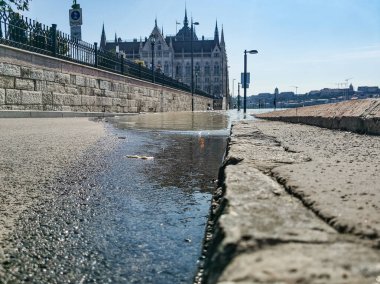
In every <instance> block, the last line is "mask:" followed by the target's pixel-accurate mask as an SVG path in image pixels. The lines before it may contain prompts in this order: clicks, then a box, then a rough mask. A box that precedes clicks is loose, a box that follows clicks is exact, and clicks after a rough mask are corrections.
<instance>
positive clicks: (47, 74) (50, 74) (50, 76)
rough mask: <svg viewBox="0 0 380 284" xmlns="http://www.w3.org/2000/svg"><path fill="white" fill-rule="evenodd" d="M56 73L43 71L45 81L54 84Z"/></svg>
mask: <svg viewBox="0 0 380 284" xmlns="http://www.w3.org/2000/svg"><path fill="white" fill-rule="evenodd" d="M54 79H55V73H54V72H53V71H48V70H43V80H45V81H49V82H54Z"/></svg>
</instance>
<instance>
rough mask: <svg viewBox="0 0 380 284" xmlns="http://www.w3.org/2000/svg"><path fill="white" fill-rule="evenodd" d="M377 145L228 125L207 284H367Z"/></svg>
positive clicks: (280, 126) (377, 264)
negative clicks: (219, 204) (226, 146)
mask: <svg viewBox="0 0 380 284" xmlns="http://www.w3.org/2000/svg"><path fill="white" fill-rule="evenodd" d="M379 139H380V137H374V136H372V137H368V136H360V135H357V134H352V133H347V132H337V131H331V130H326V129H320V128H316V127H312V126H302V125H294V124H286V123H281V122H270V121H259V122H258V121H251V122H246V121H243V122H239V123H236V124H234V125H233V128H232V135H231V140H230V143H229V149H228V156H227V157H226V161H225V166H224V168H223V169H222V172H223V175H222V176H223V178H224V184H223V187H222V189H223V192H224V195H223V197H222V198H220V197H218V199H214V200H219V201H222V202H223V203H222V206H220V208H221V209H220V211H221V212H217V213H215V210H214V211H213V212H214V214H215V216H216V217H215V218H216V220H215V221H213V222H214V223H215V224H216V225H215V234H214V239H213V241H212V243H211V244H209V245H208V247H210V249H209V256H208V258H207V260H206V265H205V267H206V270H205V279H206V283H225V284H226V283H231V284H232V283H371V284H372V283H376V282H375V281H377V279H378V278H377V277H379V276H380V250H379V242H378V239H377V237H376V236H377V232H378V231H377V230H378V227H377V226H378V221H377V220H378V219H379V218H378V217H379V216H380V214H379V213H380V212H379V209H378V207H377V204H379V201H380V200H379V197H380V190H379V188H378V185H379V184H380V181H379V177H378V175H376V171H377V172H378V163H379V162H378V159H377V160H376V161H374V160H373V159H374V157H377V155H378V154H380V153H378V151H380V149H379V147H380V143H379V142H380V140H379ZM334 189H335V190H334ZM220 191H221V190H220V189H219V190H218V192H219V194H220ZM335 192H336V193H335ZM338 193H339V194H338ZM219 214H220V217H218V215H219Z"/></svg>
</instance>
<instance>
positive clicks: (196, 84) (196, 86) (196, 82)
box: [194, 71, 198, 90]
mask: <svg viewBox="0 0 380 284" xmlns="http://www.w3.org/2000/svg"><path fill="white" fill-rule="evenodd" d="M197 88H198V72H197V71H196V72H195V88H194V89H195V90H196V89H197Z"/></svg>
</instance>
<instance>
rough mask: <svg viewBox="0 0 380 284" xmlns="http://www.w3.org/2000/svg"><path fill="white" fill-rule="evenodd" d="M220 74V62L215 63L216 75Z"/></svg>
mask: <svg viewBox="0 0 380 284" xmlns="http://www.w3.org/2000/svg"><path fill="white" fill-rule="evenodd" d="M219 74H220V68H219V64H215V65H214V75H215V76H219Z"/></svg>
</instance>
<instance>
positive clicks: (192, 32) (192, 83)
mask: <svg viewBox="0 0 380 284" xmlns="http://www.w3.org/2000/svg"><path fill="white" fill-rule="evenodd" d="M194 25H196V26H197V25H199V23H198V22H194V23H193V18H191V39H190V47H191V111H194V54H193V53H194V51H193V37H194Z"/></svg>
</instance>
